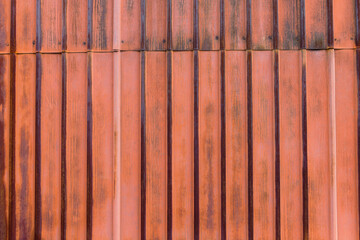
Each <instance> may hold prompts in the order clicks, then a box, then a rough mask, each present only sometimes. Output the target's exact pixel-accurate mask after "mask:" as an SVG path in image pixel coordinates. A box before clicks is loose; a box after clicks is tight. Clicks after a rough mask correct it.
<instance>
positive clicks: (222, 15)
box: [220, 0, 225, 50]
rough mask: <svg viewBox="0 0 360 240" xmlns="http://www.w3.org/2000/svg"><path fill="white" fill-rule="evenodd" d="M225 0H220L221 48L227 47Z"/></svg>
mask: <svg viewBox="0 0 360 240" xmlns="http://www.w3.org/2000/svg"><path fill="white" fill-rule="evenodd" d="M224 8H225V6H224V0H220V49H221V50H224V49H225V10H224Z"/></svg>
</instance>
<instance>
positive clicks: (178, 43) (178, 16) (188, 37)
mask: <svg viewBox="0 0 360 240" xmlns="http://www.w3.org/2000/svg"><path fill="white" fill-rule="evenodd" d="M193 9H194V3H193V0H187V1H184V0H172V3H171V19H172V22H171V34H172V35H171V37H172V42H171V45H172V49H174V50H192V49H193V44H194V42H193V26H194V23H193V17H194V12H193V11H194V10H193Z"/></svg>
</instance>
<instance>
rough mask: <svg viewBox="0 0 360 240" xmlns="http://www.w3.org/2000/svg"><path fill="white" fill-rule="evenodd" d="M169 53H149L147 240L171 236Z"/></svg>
mask: <svg viewBox="0 0 360 240" xmlns="http://www.w3.org/2000/svg"><path fill="white" fill-rule="evenodd" d="M166 93H167V84H166V53H165V52H146V53H145V107H146V113H145V118H146V126H145V128H146V132H145V135H146V143H145V148H146V152H145V155H146V170H145V171H146V214H145V215H146V216H145V219H146V220H145V221H146V238H147V239H166V235H167V224H166V223H167V213H166V210H167V170H166V169H167V131H166V124H167V120H166V119H167V112H166V109H167V108H166V107H167V99H166V95H167V94H166Z"/></svg>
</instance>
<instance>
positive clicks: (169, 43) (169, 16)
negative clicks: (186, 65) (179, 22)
mask: <svg viewBox="0 0 360 240" xmlns="http://www.w3.org/2000/svg"><path fill="white" fill-rule="evenodd" d="M171 7H172V0H167V26H166V28H167V50H169V51H170V50H171V49H172V25H171V23H172V9H171Z"/></svg>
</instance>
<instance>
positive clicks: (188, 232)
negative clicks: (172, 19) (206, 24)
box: [171, 52, 194, 239]
mask: <svg viewBox="0 0 360 240" xmlns="http://www.w3.org/2000/svg"><path fill="white" fill-rule="evenodd" d="M171 59H172V71H171V75H172V88H171V89H172V90H171V91H172V136H173V137H172V211H173V215H172V223H173V228H172V229H173V231H172V233H173V239H193V237H194V141H193V139H194V126H193V123H194V113H193V109H194V72H193V71H194V70H193V69H194V68H193V67H194V64H193V59H194V56H193V53H192V52H173V53H172V58H171Z"/></svg>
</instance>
